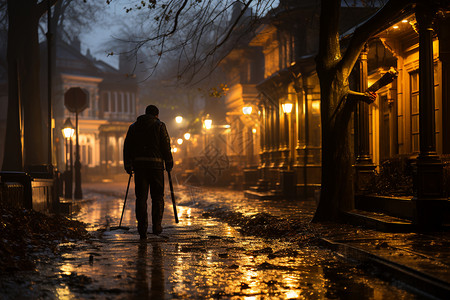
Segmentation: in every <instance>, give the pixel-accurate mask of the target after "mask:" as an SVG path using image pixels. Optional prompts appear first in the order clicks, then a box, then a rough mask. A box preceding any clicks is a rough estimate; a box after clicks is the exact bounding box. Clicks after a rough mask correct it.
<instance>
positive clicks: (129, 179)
mask: <svg viewBox="0 0 450 300" xmlns="http://www.w3.org/2000/svg"><path fill="white" fill-rule="evenodd" d="M131 176H133V173H130V177H128V185H127V191H126V192H125V201H124V202H123V208H122V216H121V217H120V223H119V226H114V227H111V229H110V230H117V229H123V230H129V229H130V228H129V227H126V226H121V225H122V219H123V212H124V211H125V204H127V196H128V190H129V189H130V181H131Z"/></svg>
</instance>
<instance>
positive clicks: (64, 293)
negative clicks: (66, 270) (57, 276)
mask: <svg viewBox="0 0 450 300" xmlns="http://www.w3.org/2000/svg"><path fill="white" fill-rule="evenodd" d="M56 295H57V299H61V300H65V299H75V296H74V295H73V294H72V293H71V292H70V289H69V287H67V286H64V287H63V288H57V289H56Z"/></svg>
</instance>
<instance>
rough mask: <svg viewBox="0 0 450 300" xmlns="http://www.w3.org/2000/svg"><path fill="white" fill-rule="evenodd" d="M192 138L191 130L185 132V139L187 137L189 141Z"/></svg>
mask: <svg viewBox="0 0 450 300" xmlns="http://www.w3.org/2000/svg"><path fill="white" fill-rule="evenodd" d="M190 138H191V134H190V133H189V132H186V133H185V134H184V139H185V140H186V141H189V139H190Z"/></svg>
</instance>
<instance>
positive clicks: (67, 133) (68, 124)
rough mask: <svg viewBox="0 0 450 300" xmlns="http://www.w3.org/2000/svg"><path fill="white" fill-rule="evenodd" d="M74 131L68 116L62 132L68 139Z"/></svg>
mask: <svg viewBox="0 0 450 300" xmlns="http://www.w3.org/2000/svg"><path fill="white" fill-rule="evenodd" d="M74 133H75V128H74V127H73V125H72V122H70V118H67V119H66V121H65V122H64V125H63V128H62V134H63V136H64V138H66V139H69V138H71V137H72V136H73V134H74Z"/></svg>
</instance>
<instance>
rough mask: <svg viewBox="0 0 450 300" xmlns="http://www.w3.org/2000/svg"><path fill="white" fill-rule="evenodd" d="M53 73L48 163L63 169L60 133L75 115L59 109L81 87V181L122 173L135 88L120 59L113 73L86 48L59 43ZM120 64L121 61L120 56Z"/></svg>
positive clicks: (65, 109)
mask: <svg viewBox="0 0 450 300" xmlns="http://www.w3.org/2000/svg"><path fill="white" fill-rule="evenodd" d="M55 51H56V54H55V55H56V59H55V65H56V66H55V75H54V84H53V100H52V101H53V111H54V119H55V124H54V131H53V132H54V152H55V155H54V157H55V161H54V164H55V165H56V166H58V169H59V170H60V171H62V170H65V167H63V166H65V165H66V161H67V160H70V155H69V156H68V157H66V153H68V152H69V153H70V151H67V149H66V147H70V143H66V141H65V140H64V137H63V135H62V132H61V129H62V127H63V124H64V122H65V121H66V119H67V118H70V120H71V122H72V124H73V125H74V126H76V124H75V119H76V116H75V113H73V112H70V111H69V109H68V108H67V107H65V105H64V97H65V95H66V92H67V91H68V90H69V89H70V88H76V87H78V88H81V89H82V90H83V91H84V92H85V94H86V95H87V99H88V105H87V107H86V109H84V110H83V111H82V112H81V113H79V114H78V127H79V137H78V141H79V147H80V162H81V165H82V173H83V175H84V177H83V179H84V180H98V179H99V178H105V177H108V176H114V175H115V174H120V173H123V161H122V149H123V142H124V138H125V135H126V132H127V130H128V126H129V125H130V124H131V123H132V122H134V121H135V120H136V116H137V113H136V108H137V105H138V85H137V82H136V79H135V78H134V77H132V76H129V75H127V74H129V73H128V72H127V71H128V70H127V69H126V68H127V67H131V66H127V65H126V63H125V62H124V61H121V63H120V64H119V66H120V67H119V69H115V68H114V67H112V66H110V65H108V64H106V63H104V62H103V61H99V60H96V59H95V58H93V57H92V56H91V55H90V53H89V50H88V52H87V53H86V54H85V55H83V54H81V51H80V43H79V42H78V41H77V40H75V42H74V43H72V44H67V43H65V42H62V41H59V42H58V43H57V44H56V47H55ZM121 59H122V60H124V58H123V57H121ZM72 140H73V141H72V144H73V146H72V147H71V148H72V161H73V158H74V157H75V154H74V153H73V152H74V151H75V143H76V141H75V136H74V137H72Z"/></svg>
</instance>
